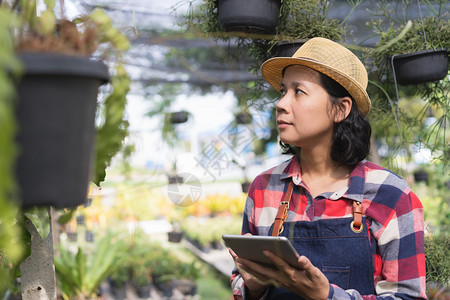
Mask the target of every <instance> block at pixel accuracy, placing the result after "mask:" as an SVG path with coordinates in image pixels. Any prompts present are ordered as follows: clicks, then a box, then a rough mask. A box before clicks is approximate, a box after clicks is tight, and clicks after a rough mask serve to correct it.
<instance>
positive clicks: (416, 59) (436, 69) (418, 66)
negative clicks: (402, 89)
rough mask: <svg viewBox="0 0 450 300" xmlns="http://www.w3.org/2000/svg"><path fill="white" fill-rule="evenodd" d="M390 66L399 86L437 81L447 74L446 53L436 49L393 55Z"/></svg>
mask: <svg viewBox="0 0 450 300" xmlns="http://www.w3.org/2000/svg"><path fill="white" fill-rule="evenodd" d="M392 64H393V69H394V70H393V72H394V75H395V79H396V81H397V83H398V84H400V85H408V84H420V83H425V82H431V81H437V80H441V79H443V78H444V77H445V76H447V74H448V52H447V50H443V49H437V50H423V51H418V52H413V53H407V54H400V55H394V56H393V57H392Z"/></svg>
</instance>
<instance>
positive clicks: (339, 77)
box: [261, 57, 371, 116]
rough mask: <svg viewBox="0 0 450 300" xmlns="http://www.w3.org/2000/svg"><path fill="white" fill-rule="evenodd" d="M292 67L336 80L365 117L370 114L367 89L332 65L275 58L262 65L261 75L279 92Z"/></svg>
mask: <svg viewBox="0 0 450 300" xmlns="http://www.w3.org/2000/svg"><path fill="white" fill-rule="evenodd" d="M290 65H300V66H305V67H308V68H311V69H313V70H316V71H318V72H320V73H323V74H325V75H327V76H328V77H330V78H332V79H334V80H335V81H336V82H337V83H339V84H340V85H342V86H343V87H344V88H345V89H346V90H347V91H348V92H349V94H350V95H351V96H352V97H353V99H354V100H355V102H356V105H357V107H358V110H359V111H360V112H361V113H362V114H363V115H364V116H366V115H367V114H368V113H369V111H370V106H371V104H370V98H369V95H368V94H367V92H366V89H365V88H364V87H362V86H361V84H360V83H359V82H357V81H356V80H355V79H353V78H352V77H350V76H348V75H347V74H345V73H343V72H341V71H339V70H337V69H336V68H333V67H332V66H330V65H327V64H323V63H320V62H318V61H315V60H312V59H308V58H302V57H274V58H270V59H268V60H267V61H265V62H264V63H263V64H262V65H261V73H262V75H263V76H264V78H265V79H266V80H267V82H268V83H269V84H270V85H271V86H272V87H273V88H275V89H276V90H277V91H279V90H280V87H281V80H282V79H283V70H284V69H285V68H286V67H287V66H290Z"/></svg>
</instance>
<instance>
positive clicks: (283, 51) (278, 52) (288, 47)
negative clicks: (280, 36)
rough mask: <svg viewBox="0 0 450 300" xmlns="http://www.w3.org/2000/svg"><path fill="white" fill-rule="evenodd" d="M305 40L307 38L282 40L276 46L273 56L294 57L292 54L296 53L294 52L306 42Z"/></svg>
mask: <svg viewBox="0 0 450 300" xmlns="http://www.w3.org/2000/svg"><path fill="white" fill-rule="evenodd" d="M305 41H306V40H298V41H292V42H280V43H278V45H276V46H275V47H274V51H273V52H274V53H273V56H277V57H292V55H294V53H295V52H296V51H297V50H298V48H300V47H301V46H302V45H303V44H304V43H305Z"/></svg>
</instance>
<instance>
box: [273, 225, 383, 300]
mask: <svg viewBox="0 0 450 300" xmlns="http://www.w3.org/2000/svg"><path fill="white" fill-rule="evenodd" d="M352 221H353V218H336V219H321V220H317V221H312V222H309V221H299V222H285V223H284V224H283V225H284V230H283V231H282V232H281V233H280V236H285V237H287V238H288V239H289V240H290V241H291V243H292V244H293V246H294V248H295V249H296V250H297V252H298V253H299V254H300V255H304V256H306V257H307V258H308V259H309V260H310V261H311V262H312V264H313V265H314V266H315V267H317V268H319V269H320V270H321V271H322V273H324V274H325V276H326V277H327V278H328V280H329V282H330V283H332V284H335V285H337V286H339V287H341V288H342V289H344V290H347V289H355V290H357V291H358V292H359V293H360V294H361V295H370V294H374V293H375V285H374V278H373V276H374V275H373V274H374V271H373V262H372V255H373V254H374V253H373V251H374V250H371V249H375V247H371V245H370V240H369V232H368V229H367V223H366V219H365V217H363V219H362V224H364V226H363V230H362V231H361V232H359V233H355V232H354V231H352V229H351V227H350V226H351V222H352ZM272 226H273V225H272ZM270 232H272V230H270ZM371 240H372V241H374V239H373V238H372V239H371ZM268 299H280V300H281V299H283V300H288V299H302V298H300V297H299V296H297V295H295V294H293V293H292V292H290V291H288V290H286V289H284V288H282V287H278V288H275V287H273V288H272V290H271V292H270V294H269V297H268Z"/></svg>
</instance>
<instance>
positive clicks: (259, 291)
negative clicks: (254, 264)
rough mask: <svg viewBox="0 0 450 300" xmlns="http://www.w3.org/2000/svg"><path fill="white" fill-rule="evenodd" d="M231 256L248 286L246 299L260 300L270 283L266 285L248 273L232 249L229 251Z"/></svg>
mask: <svg viewBox="0 0 450 300" xmlns="http://www.w3.org/2000/svg"><path fill="white" fill-rule="evenodd" d="M229 252H230V254H231V256H232V257H233V260H234V263H235V265H236V268H237V269H238V270H239V274H241V276H242V279H243V280H244V282H245V286H246V297H245V298H246V299H259V298H261V296H262V295H263V294H264V292H265V291H266V289H267V288H268V287H269V285H270V284H269V283H264V282H262V281H261V280H259V279H258V278H256V277H255V276H253V275H251V274H250V273H249V272H247V271H246V269H245V267H244V266H243V265H242V264H240V263H238V262H237V260H238V259H240V258H238V256H237V255H236V253H234V251H233V250H232V249H229Z"/></svg>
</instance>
